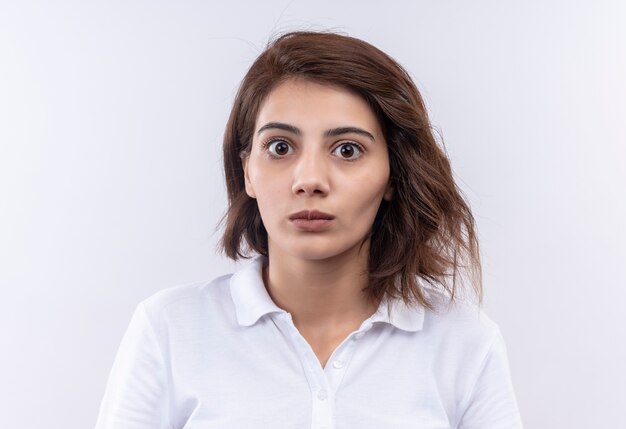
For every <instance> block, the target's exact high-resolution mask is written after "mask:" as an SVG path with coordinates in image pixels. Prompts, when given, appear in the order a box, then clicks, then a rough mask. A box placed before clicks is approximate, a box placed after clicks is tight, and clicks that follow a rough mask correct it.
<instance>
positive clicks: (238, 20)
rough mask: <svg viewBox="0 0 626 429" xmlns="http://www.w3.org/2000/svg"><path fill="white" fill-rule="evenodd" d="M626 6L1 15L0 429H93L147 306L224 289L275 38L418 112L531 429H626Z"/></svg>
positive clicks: (373, 6) (373, 5)
mask: <svg viewBox="0 0 626 429" xmlns="http://www.w3.org/2000/svg"><path fill="white" fill-rule="evenodd" d="M623 4H624V3H623V2H620V1H617V0H616V1H614V2H610V1H593V2H592V1H587V2H575V1H574V2H573V1H524V2H516V3H515V4H514V3H513V2H510V1H495V0H494V1H471V2H469V1H456V2H449V1H446V2H434V1H430V2H425V1H417V2H408V1H407V2H381V1H370V2H364V1H345V2H336V1H328V0H324V1H320V0H317V1H305V0H297V1H290V2H288V1H278V0H275V1H269V0H265V1H262V2H252V1H250V2H245V3H242V2H233V3H228V4H227V3H226V2H219V3H218V2H208V1H205V2H200V1H178V2H174V1H171V2H165V1H107V2H104V1H100V2H95V1H73V2H72V1H56V2H54V1H40V2H32V1H15V2H13V1H8V0H7V1H4V2H3V3H1V4H0V142H1V145H0V264H1V268H0V287H1V292H0V293H1V295H0V297H1V299H0V330H1V331H0V334H1V335H0V348H1V349H0V427H2V428H33V429H34V428H37V429H39V428H64V429H79V428H80V429H82V428H86V427H92V426H93V424H94V423H95V419H96V415H97V411H98V407H99V403H100V400H101V397H102V394H103V391H104V386H105V382H106V377H107V375H108V371H109V369H110V367H111V364H112V361H113V357H114V355H115V352H116V350H117V346H118V344H119V341H120V339H121V336H122V334H123V332H124V330H125V328H126V326H127V323H128V321H129V318H130V315H131V313H132V311H133V309H134V308H135V306H136V305H137V303H138V302H139V301H141V300H142V299H144V298H146V297H147V296H149V295H151V294H152V293H154V292H156V291H158V290H160V289H162V288H165V287H169V286H173V285H176V284H181V283H188V282H193V281H201V280H207V279H211V278H213V277H215V276H217V275H219V274H223V273H227V272H230V271H231V270H232V269H233V267H234V266H233V265H232V264H230V263H229V262H227V261H226V260H225V259H224V258H222V257H220V256H219V255H216V254H215V251H214V247H215V244H216V242H217V239H218V234H216V233H214V231H215V227H216V225H217V223H218V221H219V219H220V217H221V215H222V214H223V210H224V208H225V205H226V195H225V187H224V184H223V179H222V173H221V138H222V133H223V129H224V125H225V123H226V119H227V115H228V113H229V109H230V107H231V103H232V100H233V96H234V93H235V91H236V89H237V86H238V83H239V81H240V80H241V78H242V77H243V75H244V73H245V71H246V70H247V68H248V67H249V66H250V64H251V63H252V61H253V60H254V58H256V56H257V55H258V54H259V53H260V52H261V50H262V49H263V47H264V46H265V44H266V42H267V41H268V39H269V38H270V36H271V35H273V34H275V33H276V32H278V31H284V30H289V29H335V30H339V31H344V32H346V33H348V34H350V35H352V36H356V37H359V38H363V39H365V40H367V41H369V42H370V43H373V44H374V45H376V46H378V47H379V48H381V49H383V50H384V51H386V52H387V53H389V54H390V55H392V56H393V57H395V58H396V59H397V60H398V61H399V62H400V63H401V64H403V65H404V66H405V67H406V68H407V69H408V70H409V71H410V72H411V74H412V75H413V77H414V79H415V81H416V82H417V84H418V87H419V88H420V89H421V90H422V93H423V95H424V97H425V99H426V101H427V103H428V106H429V109H430V112H431V117H432V120H433V123H434V124H435V126H436V127H437V129H438V130H439V131H440V133H441V135H442V137H443V140H444V142H445V144H446V148H447V150H448V152H449V154H450V157H451V158H452V162H453V167H454V169H455V174H456V176H457V179H458V180H459V183H460V184H461V186H462V188H463V189H464V191H465V192H466V194H467V196H468V198H469V200H470V202H471V204H472V207H473V209H474V212H475V215H476V218H477V223H478V230H479V234H480V239H481V245H482V248H481V250H482V255H483V258H484V271H485V290H486V301H485V308H486V311H487V313H488V314H489V315H490V316H491V317H492V318H493V319H494V320H495V321H496V322H498V323H499V324H500V327H501V329H502V331H503V333H504V337H505V339H506V341H507V346H508V350H509V355H510V364H511V371H512V375H513V380H514V384H515V388H516V391H517V396H518V401H519V405H520V409H521V412H522V416H523V419H524V422H525V426H526V428H527V429H530V428H568V429H582V428H585V429H587V428H594V429H596V428H616V427H623V426H621V425H623V424H624V419H623V412H624V408H625V407H626V365H625V362H626V335H625V333H624V331H625V328H624V327H626V316H625V312H624V309H623V306H624V301H625V298H626V292H625V286H626V282H625V281H624V277H623V268H624V265H625V264H626V250H625V242H626V229H625V227H624V221H625V220H626V191H625V185H626V168H625V167H624V165H623V164H624V158H625V155H626V149H625V144H626V133H625V123H626V83H625V81H626V78H625V76H626V47H625V44H626V42H625V41H626V25H625V23H626V7H625V6H623ZM486 429H488V428H486Z"/></svg>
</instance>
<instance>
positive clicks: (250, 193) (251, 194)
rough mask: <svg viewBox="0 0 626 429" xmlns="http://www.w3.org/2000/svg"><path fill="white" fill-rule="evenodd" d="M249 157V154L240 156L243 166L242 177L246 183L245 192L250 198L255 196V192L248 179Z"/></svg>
mask: <svg viewBox="0 0 626 429" xmlns="http://www.w3.org/2000/svg"><path fill="white" fill-rule="evenodd" d="M249 159H250V155H246V156H244V157H243V158H241V164H242V166H243V178H244V181H245V184H246V194H248V196H249V197H250V198H256V193H255V192H254V189H253V188H252V182H251V181H250V175H249V174H248V160H249Z"/></svg>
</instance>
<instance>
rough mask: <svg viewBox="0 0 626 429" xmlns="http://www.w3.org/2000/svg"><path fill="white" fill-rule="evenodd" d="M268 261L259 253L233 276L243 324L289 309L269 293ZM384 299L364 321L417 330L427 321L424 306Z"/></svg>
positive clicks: (233, 289)
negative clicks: (264, 272) (284, 308)
mask: <svg viewBox="0 0 626 429" xmlns="http://www.w3.org/2000/svg"><path fill="white" fill-rule="evenodd" d="M265 265H267V258H266V257H265V256H261V255H260V256H256V257H255V258H253V259H252V260H251V261H249V263H248V264H247V265H245V266H244V267H242V268H241V269H239V270H238V271H237V272H236V273H235V274H233V276H232V277H231V280H230V289H231V295H232V298H233V302H234V304H235V312H236V314H237V322H238V323H239V324H240V325H242V326H252V325H254V324H255V323H256V322H257V321H258V320H259V319H260V318H261V317H263V316H264V315H266V314H269V313H286V311H285V310H283V309H281V308H279V307H278V306H277V305H276V304H275V303H274V301H272V298H271V297H270V295H269V294H268V293H267V289H266V288H265V284H264V283H263V267H264V266H265ZM389 304H390V301H389V300H388V299H384V300H383V301H382V302H381V303H380V305H379V306H378V310H377V311H376V313H374V314H373V315H372V316H371V317H370V318H369V319H368V320H367V321H365V322H364V325H365V324H366V323H367V322H369V323H371V324H373V323H376V322H381V323H388V324H390V325H392V326H395V327H396V328H398V329H401V330H403V331H408V332H416V331H419V330H421V329H422V327H423V325H424V309H423V307H421V306H407V305H406V304H404V302H403V301H402V300H398V299H394V300H392V301H391V305H389Z"/></svg>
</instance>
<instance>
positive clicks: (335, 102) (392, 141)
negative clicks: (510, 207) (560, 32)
mask: <svg viewBox="0 0 626 429" xmlns="http://www.w3.org/2000/svg"><path fill="white" fill-rule="evenodd" d="M224 164H225V176H226V183H227V189H228V197H229V208H228V211H227V213H226V216H225V219H224V220H225V231H224V235H223V240H222V247H223V251H224V252H225V254H226V255H228V256H229V257H231V258H233V259H237V258H238V257H244V256H248V255H250V254H256V256H255V257H254V258H253V259H252V260H251V261H250V262H248V263H247V264H246V265H245V266H244V267H243V268H242V269H240V270H239V271H238V272H236V273H235V274H233V275H228V276H223V277H220V278H217V279H215V280H213V281H211V282H206V283H200V284H193V285H185V286H179V287H174V288H169V289H166V290H164V291H161V292H159V293H157V294H156V295H154V296H152V297H150V298H148V299H147V300H145V301H144V302H142V303H141V304H140V305H139V306H138V308H137V310H136V312H135V314H134V316H133V318H132V321H131V323H130V326H129V328H128V331H127V332H126V334H125V336H124V338H123V341H122V344H121V346H120V349H119V352H118V354H117V357H116V359H115V363H114V366H113V369H112V372H111V375H110V378H109V381H108V385H107V390H106V393H105V396H104V399H103V402H102V405H101V409H100V415H99V419H98V423H97V425H96V427H97V428H98V429H104V428H107V429H108V428H110V429H114V428H115V429H131V428H133V429H139V428H146V429H148V428H150V429H154V428H176V429H179V428H203V429H208V428H229V429H235V428H241V429H253V428H273V429H274V428H281V429H282V428H311V429H324V428H326V429H331V428H333V429H344V428H345V429H349V428H359V429H364V428H372V429H374V428H375V429H382V428H389V429H402V428H430V429H435V428H463V429H469V428H473V429H497V428H502V429H504V428H521V427H522V425H521V421H520V417H519V413H518V409H517V405H516V401H515V396H514V392H513V388H512V385H511V381H510V376H509V369H508V364H507V357H506V351H505V346H504V343H503V340H502V336H501V335H500V332H499V330H498V327H497V325H496V324H494V323H493V322H492V321H491V320H490V319H489V318H488V317H487V316H486V315H485V314H484V313H483V312H482V311H481V310H480V307H479V305H480V299H481V295H482V289H481V284H480V263H479V255H478V244H477V241H476V236H475V231H474V220H473V217H472V214H471V211H470V209H469V207H468V205H467V203H466V202H465V201H464V199H463V197H462V195H461V193H460V192H459V189H458V188H457V186H456V185H455V183H454V180H453V177H452V173H451V169H450V164H449V161H448V159H447V157H446V155H445V153H444V152H443V150H442V149H441V147H440V146H439V145H438V144H437V142H436V140H435V138H434V136H433V132H432V128H431V125H430V122H429V120H428V116H427V112H426V109H425V107H424V103H423V101H422V99H421V97H420V95H419V93H418V91H417V89H416V87H415V85H414V83H413V82H412V80H411V78H410V77H409V75H408V74H407V72H406V71H405V70H404V69H403V68H402V67H401V66H400V65H398V64H397V63H396V62H395V61H394V60H393V59H391V58H390V57H389V56H388V55H386V54H385V53H383V52H381V51H380V50H378V49H377V48H375V47H373V46H371V45H370V44H368V43H366V42H364V41H361V40H358V39H354V38H351V37H347V36H342V35H338V34H332V33H313V32H294V33H289V34H285V35H283V36H282V37H279V38H278V39H276V40H275V41H274V42H272V43H271V44H270V45H269V46H268V48H267V49H266V50H265V51H264V52H263V53H262V54H261V55H260V56H259V57H258V59H257V60H256V61H255V62H254V64H253V65H252V67H251V68H250V70H249V71H248V73H247V75H246V76H245V78H244V80H243V82H242V84H241V87H240V89H239V92H238V94H237V96H236V99H235V102H234V107H233V109H232V113H231V116H230V119H229V121H228V125H227V127H226V133H225V138H224ZM467 291H473V292H474V294H473V295H474V296H475V297H476V298H477V300H476V301H477V303H475V304H473V303H471V301H470V300H468V299H464V298H463V299H462V296H463V295H465V296H467V295H468V294H464V293H463V292H467Z"/></svg>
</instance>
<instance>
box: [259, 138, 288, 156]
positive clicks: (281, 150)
mask: <svg viewBox="0 0 626 429" xmlns="http://www.w3.org/2000/svg"><path fill="white" fill-rule="evenodd" d="M265 147H266V148H267V150H268V151H269V153H270V155H271V156H273V157H275V158H278V157H283V156H285V155H289V154H290V153H291V152H293V148H292V147H291V145H290V144H289V143H287V142H286V141H285V140H280V139H276V140H270V141H268V142H267V143H266V144H265Z"/></svg>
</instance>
